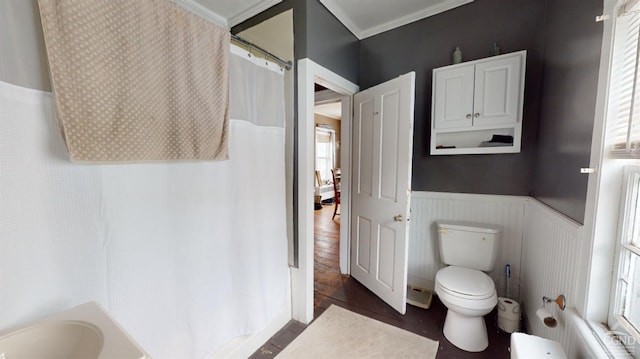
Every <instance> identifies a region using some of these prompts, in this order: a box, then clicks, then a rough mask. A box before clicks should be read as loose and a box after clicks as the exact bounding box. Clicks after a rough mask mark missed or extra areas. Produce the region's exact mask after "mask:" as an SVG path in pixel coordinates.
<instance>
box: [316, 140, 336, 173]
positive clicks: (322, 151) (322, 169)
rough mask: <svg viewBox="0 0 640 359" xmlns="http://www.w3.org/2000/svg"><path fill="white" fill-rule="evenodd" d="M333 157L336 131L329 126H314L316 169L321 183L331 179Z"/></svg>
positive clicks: (333, 165) (333, 163)
mask: <svg viewBox="0 0 640 359" xmlns="http://www.w3.org/2000/svg"><path fill="white" fill-rule="evenodd" d="M335 158H336V132H335V131H334V130H333V129H330V128H324V127H316V171H318V172H319V173H320V177H321V180H322V182H323V183H322V184H326V183H329V181H331V180H332V178H333V177H332V175H331V170H332V169H333V168H334V167H335V164H336V162H335Z"/></svg>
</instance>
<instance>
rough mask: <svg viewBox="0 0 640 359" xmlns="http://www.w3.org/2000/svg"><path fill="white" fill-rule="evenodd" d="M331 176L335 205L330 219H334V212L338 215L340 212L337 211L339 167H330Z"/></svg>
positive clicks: (338, 202)
mask: <svg viewBox="0 0 640 359" xmlns="http://www.w3.org/2000/svg"><path fill="white" fill-rule="evenodd" d="M331 176H332V177H333V193H334V195H333V203H334V204H335V207H334V208H333V217H331V219H335V218H336V214H337V215H340V213H338V206H339V205H340V169H339V168H335V169H332V170H331Z"/></svg>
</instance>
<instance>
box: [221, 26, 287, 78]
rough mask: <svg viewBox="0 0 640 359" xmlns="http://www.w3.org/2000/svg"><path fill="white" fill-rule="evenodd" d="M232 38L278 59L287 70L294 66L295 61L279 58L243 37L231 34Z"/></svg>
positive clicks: (271, 57)
mask: <svg viewBox="0 0 640 359" xmlns="http://www.w3.org/2000/svg"><path fill="white" fill-rule="evenodd" d="M231 39H232V40H234V41H237V42H239V43H241V44H243V45H246V46H249V49H255V50H257V51H258V52H261V53H262V54H263V55H265V56H267V57H269V58H270V59H272V60H274V61H276V62H277V63H278V64H280V66H283V67H284V68H285V69H287V70H291V68H292V67H293V63H292V62H291V61H285V60H283V59H281V58H279V57H278V56H276V55H274V54H272V53H270V52H269V51H267V50H265V49H263V48H261V47H260V46H258V45H255V44H253V43H251V42H249V41H247V40H245V39H243V38H241V37H240V36H238V35H234V34H231Z"/></svg>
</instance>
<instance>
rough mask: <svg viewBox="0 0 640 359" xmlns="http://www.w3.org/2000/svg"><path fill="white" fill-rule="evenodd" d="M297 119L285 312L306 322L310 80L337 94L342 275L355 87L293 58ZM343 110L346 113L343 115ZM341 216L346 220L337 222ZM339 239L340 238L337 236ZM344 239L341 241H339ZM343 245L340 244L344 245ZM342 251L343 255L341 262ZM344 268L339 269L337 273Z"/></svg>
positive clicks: (309, 315)
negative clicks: (294, 254) (294, 258)
mask: <svg viewBox="0 0 640 359" xmlns="http://www.w3.org/2000/svg"><path fill="white" fill-rule="evenodd" d="M296 68H297V72H298V88H297V97H298V121H297V133H296V135H295V136H296V137H297V141H298V146H297V149H296V150H294V152H295V154H294V156H295V158H297V171H296V173H295V174H296V176H297V185H298V191H297V193H296V194H295V196H296V198H297V209H298V211H297V214H296V216H297V218H296V219H297V223H298V227H297V231H296V234H297V238H298V267H297V268H291V316H292V318H293V319H295V320H297V321H299V322H302V323H305V324H308V323H310V322H311V321H312V320H313V281H314V278H313V268H314V260H313V249H314V243H313V224H314V219H313V211H314V209H313V202H314V198H313V192H314V170H315V168H314V163H315V162H314V158H313V156H314V155H313V154H314V140H313V128H314V116H313V113H314V107H315V86H314V84H315V83H318V84H320V85H322V86H324V87H326V88H328V89H330V90H332V91H334V92H336V93H338V94H340V95H343V101H342V113H343V116H342V120H341V124H340V130H341V143H340V146H341V156H340V161H341V166H342V168H341V171H342V173H341V176H342V182H343V183H345V184H346V185H345V186H344V191H343V192H342V193H341V198H340V201H341V203H340V214H341V215H340V220H341V225H340V271H341V272H343V273H348V268H349V265H348V257H349V255H348V253H349V240H348V238H349V235H348V233H349V220H348V218H349V205H350V193H349V183H350V182H349V181H350V178H351V176H350V164H351V158H350V156H351V118H352V110H351V106H352V102H353V100H352V96H353V94H355V93H356V92H358V90H359V87H358V85H356V84H354V83H352V82H351V81H349V80H347V79H345V78H343V77H342V76H340V75H338V74H336V73H334V72H333V71H331V70H329V69H327V68H325V67H323V66H321V65H318V64H316V63H315V62H313V61H312V60H311V59H309V58H304V59H300V60H298V64H297V66H296ZM345 114H346V115H345ZM342 218H347V220H346V221H343V220H342ZM343 239H344V240H343ZM343 242H345V243H343ZM345 247H346V248H345ZM343 250H344V253H345V256H346V258H345V259H344V263H343ZM343 269H344V271H343Z"/></svg>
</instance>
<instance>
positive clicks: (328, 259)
mask: <svg viewBox="0 0 640 359" xmlns="http://www.w3.org/2000/svg"><path fill="white" fill-rule="evenodd" d="M332 215H333V205H325V206H323V208H322V210H316V211H315V231H314V235H315V270H314V278H315V283H314V312H315V313H314V315H315V317H316V318H317V317H318V316H319V315H320V314H322V312H324V311H325V310H326V309H327V308H329V306H330V305H331V304H335V305H338V306H340V307H343V308H346V309H349V310H351V311H353V312H356V313H359V314H362V315H365V316H367V317H370V318H373V319H376V320H379V321H381V322H384V323H387V324H390V325H393V326H396V327H398V328H402V329H405V330H408V331H410V332H413V333H416V334H418V335H422V336H425V337H427V338H430V339H433V340H437V341H439V342H440V345H439V349H438V355H437V358H443V359H448V358H453V359H455V358H470V359H473V358H491V359H501V358H505V359H506V358H509V349H508V347H509V334H508V333H505V332H503V331H501V330H500V329H498V328H497V326H496V311H495V310H494V311H493V312H492V313H490V314H488V315H487V316H486V317H485V320H486V323H487V328H488V333H489V347H488V348H487V349H486V350H485V351H483V352H481V353H469V352H465V351H462V350H460V349H458V348H456V347H454V346H453V345H452V344H450V343H449V342H448V341H447V339H445V338H444V336H443V334H442V327H443V325H444V318H445V316H446V313H447V309H446V308H445V306H444V305H443V304H442V303H440V301H439V300H438V297H437V296H434V298H433V301H432V302H431V307H430V308H429V309H422V308H418V307H414V306H412V305H408V304H407V313H406V314H405V315H401V314H400V313H398V312H396V311H395V310H394V309H392V308H391V307H389V306H388V305H387V304H386V303H384V302H383V301H382V300H381V299H380V298H378V297H377V296H376V295H374V294H373V293H371V292H370V291H369V290H368V289H367V288H365V287H364V286H363V285H362V284H360V283H358V282H357V281H356V280H354V279H353V278H351V277H349V276H345V275H341V274H340V269H339V246H340V243H339V242H340V216H338V215H336V217H335V220H332V219H331V216H332ZM305 328H306V326H305V325H303V324H301V323H299V322H296V321H290V322H289V323H288V324H287V325H286V326H285V327H284V328H282V329H281V330H280V331H279V332H278V333H276V334H275V335H274V336H273V337H271V339H269V341H268V342H267V343H265V344H264V345H263V346H262V347H261V348H260V349H258V350H257V351H256V352H255V353H254V354H253V355H252V356H251V358H256V359H261V358H273V357H275V356H276V355H277V354H278V353H279V352H280V351H281V350H282V349H284V348H285V347H286V346H287V344H289V343H291V342H292V341H293V340H294V339H295V338H296V337H297V336H298V335H299V334H300V333H301V332H302V331H303V330H304V329H305ZM389 345H393V343H389Z"/></svg>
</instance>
